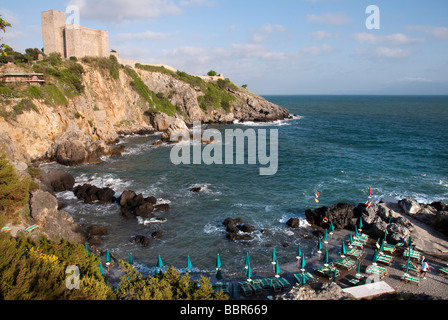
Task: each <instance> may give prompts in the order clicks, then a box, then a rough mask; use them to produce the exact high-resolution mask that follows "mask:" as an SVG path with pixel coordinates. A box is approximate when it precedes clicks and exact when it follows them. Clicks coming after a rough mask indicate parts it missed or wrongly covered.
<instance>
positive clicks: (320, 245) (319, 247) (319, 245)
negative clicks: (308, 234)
mask: <svg viewBox="0 0 448 320" xmlns="http://www.w3.org/2000/svg"><path fill="white" fill-rule="evenodd" d="M321 252H322V241H321V240H320V238H319V239H318V240H317V253H321Z"/></svg>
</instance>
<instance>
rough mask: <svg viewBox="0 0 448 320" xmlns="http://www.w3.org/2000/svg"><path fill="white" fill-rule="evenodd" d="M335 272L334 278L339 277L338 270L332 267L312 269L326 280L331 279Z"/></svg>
mask: <svg viewBox="0 0 448 320" xmlns="http://www.w3.org/2000/svg"><path fill="white" fill-rule="evenodd" d="M335 270H336V277H339V275H340V272H339V270H338V269H337V268H336V267H335V266H334V265H333V264H329V265H328V266H325V265H323V266H319V267H316V268H315V269H314V271H315V272H316V273H318V274H319V275H321V276H324V277H326V278H329V279H332V278H333V277H334V271H335Z"/></svg>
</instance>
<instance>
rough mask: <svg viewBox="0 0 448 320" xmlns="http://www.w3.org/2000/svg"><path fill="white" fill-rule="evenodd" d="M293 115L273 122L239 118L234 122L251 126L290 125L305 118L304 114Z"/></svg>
mask: <svg viewBox="0 0 448 320" xmlns="http://www.w3.org/2000/svg"><path fill="white" fill-rule="evenodd" d="M291 117H292V118H291V119H283V120H276V121H272V122H255V121H243V122H241V121H239V120H234V121H233V124H235V125H243V126H249V127H272V126H290V125H291V121H293V120H300V119H303V117H302V116H297V115H291Z"/></svg>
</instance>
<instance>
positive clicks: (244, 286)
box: [239, 281, 253, 297]
mask: <svg viewBox="0 0 448 320" xmlns="http://www.w3.org/2000/svg"><path fill="white" fill-rule="evenodd" d="M239 284H240V287H241V290H243V293H244V295H245V296H246V297H247V296H251V295H252V293H253V291H252V286H251V285H250V284H249V282H247V281H243V282H239Z"/></svg>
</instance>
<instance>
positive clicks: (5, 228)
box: [2, 226, 11, 232]
mask: <svg viewBox="0 0 448 320" xmlns="http://www.w3.org/2000/svg"><path fill="white" fill-rule="evenodd" d="M3 231H11V228H10V227H6V226H5V227H3V228H2V232H3Z"/></svg>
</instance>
